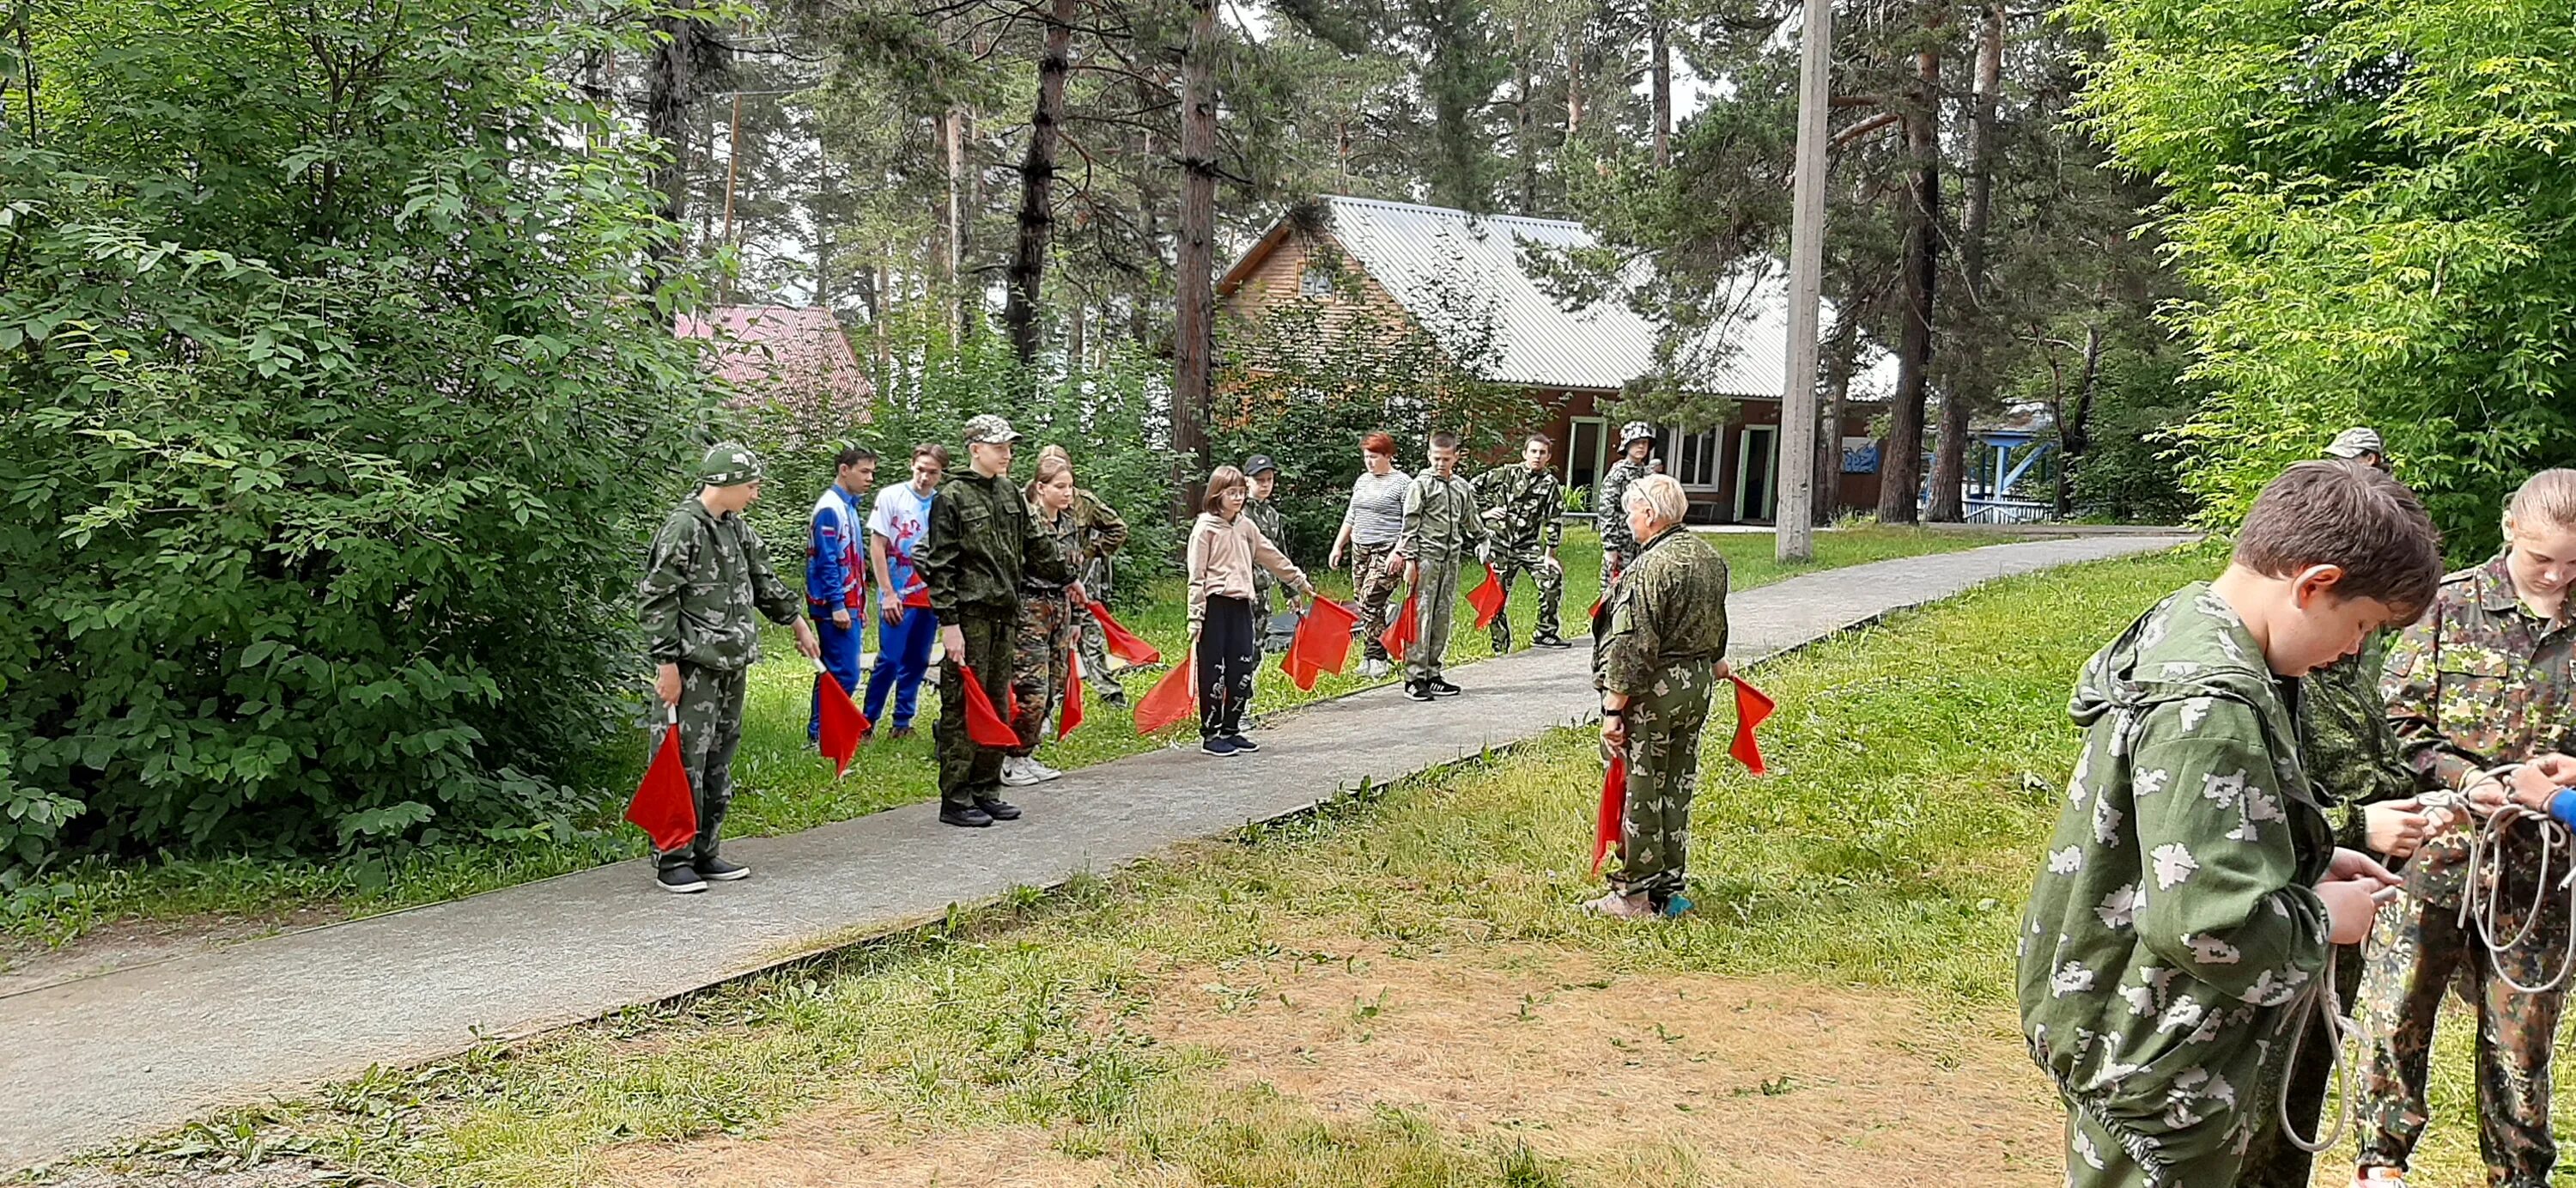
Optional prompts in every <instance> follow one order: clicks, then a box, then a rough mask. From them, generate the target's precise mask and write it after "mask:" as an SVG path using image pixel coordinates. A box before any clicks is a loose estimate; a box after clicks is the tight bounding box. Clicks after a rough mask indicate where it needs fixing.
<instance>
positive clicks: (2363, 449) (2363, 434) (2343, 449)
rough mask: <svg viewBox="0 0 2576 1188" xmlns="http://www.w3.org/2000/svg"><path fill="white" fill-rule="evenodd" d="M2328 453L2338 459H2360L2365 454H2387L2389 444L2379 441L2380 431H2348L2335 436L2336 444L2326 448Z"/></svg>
mask: <svg viewBox="0 0 2576 1188" xmlns="http://www.w3.org/2000/svg"><path fill="white" fill-rule="evenodd" d="M2326 452H2327V453H2329V454H2332V455H2334V456H2335V457H2338V458H2358V457H2360V456H2362V455H2363V454H2386V453H2387V452H2388V443H2387V442H2384V441H2381V440H2379V430H2376V429H2346V430H2344V431H2343V432H2341V433H2338V434H2335V439H2334V443H2333V444H2332V445H2329V446H2327V447H2326Z"/></svg>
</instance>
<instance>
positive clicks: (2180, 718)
mask: <svg viewBox="0 0 2576 1188" xmlns="http://www.w3.org/2000/svg"><path fill="white" fill-rule="evenodd" d="M2131 745H2132V747H2133V751H2132V755H2133V760H2132V767H2131V770H2132V772H2133V773H2134V774H2133V776H2132V777H2131V779H2132V785H2133V786H2132V797H2133V799H2132V800H2131V805H2132V811H2133V812H2134V813H2135V814H2136V816H2137V820H2136V822H2135V825H2136V830H2137V833H2136V836H2137V854H2138V857H2139V859H2140V861H2141V867H2142V870H2143V872H2144V874H2143V877H2142V878H2141V880H2140V882H2139V885H2138V886H2137V888H2136V900H2135V903H2134V906H2135V908H2136V925H2137V933H2138V942H2139V943H2140V944H2142V945H2144V946H2145V947H2146V948H2147V950H2148V951H2150V952H2152V953H2154V954H2155V955H2156V956H2157V957H2158V958H2159V959H2161V960H2162V961H2163V962H2164V963H2165V964H2167V965H2169V966H2171V967H2173V968H2176V969H2179V970H2182V971H2184V972H2185V973H2186V974H2188V975H2189V976H2190V977H2192V978H2194V979H2196V980H2199V981H2201V982H2205V983H2207V984H2209V985H2211V986H2212V987H2215V988H2216V989H2218V990H2219V991H2220V992H2221V993H2223V994H2225V995H2226V996H2227V997H2229V998H2232V999H2236V1000H2239V1001H2243V1002H2248V1003H2254V1004H2256V1005H2269V1004H2271V1003H2273V1002H2275V1001H2278V1000H2284V999H2286V998H2287V997H2288V994H2289V992H2290V990H2292V989H2294V988H2296V987H2297V986H2301V985H2304V984H2306V982H2307V980H2308V977H2309V976H2310V975H2312V974H2313V973H2314V972H2315V971H2316V970H2318V969H2320V968H2322V967H2323V966H2324V964H2325V959H2326V914H2325V902H2324V901H2323V900H2321V899H2319V898H2317V893H2316V891H2315V889H2313V888H2311V887H2307V886H2305V885H2302V884H2301V882H2300V881H2299V877H2298V876H2299V856H2298V848H2297V845H2296V843H2295V842H2294V840H2293V834H2292V830H2291V827H2290V822H2289V820H2288V817H2287V815H2286V811H2285V810H2286V806H2285V804H2284V798H2285V795H2286V793H2285V792H2284V790H2282V789H2279V788H2274V787H2267V786H2266V785H2268V784H2271V783H2273V782H2274V780H2275V779H2276V768H2275V766H2274V764H2273V762H2272V757H2271V754H2270V752H2269V751H2268V750H2266V748H2265V744H2264V736H2263V722H2262V718H2261V717H2260V716H2259V715H2258V714H2257V713H2256V712H2255V710H2254V709H2253V708H2252V707H2251V706H2248V705H2245V704H2244V703H2242V702H2239V701H2236V700H2234V699H2232V698H2226V697H2194V698H2190V699H2187V700H2183V701H2178V702H2170V703H2166V704H2163V705H2159V706H2157V707H2155V708H2154V709H2153V710H2151V711H2150V712H2149V713H2148V714H2147V715H2146V717H2145V718H2144V720H2142V721H2141V722H2140V723H2139V725H2138V734H2137V738H2136V741H2135V742H2134V743H2132V744H2131Z"/></svg>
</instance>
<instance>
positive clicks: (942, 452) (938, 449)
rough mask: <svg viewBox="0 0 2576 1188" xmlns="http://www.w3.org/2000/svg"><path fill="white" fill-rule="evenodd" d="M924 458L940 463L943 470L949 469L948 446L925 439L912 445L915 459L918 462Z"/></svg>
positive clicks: (913, 458)
mask: <svg viewBox="0 0 2576 1188" xmlns="http://www.w3.org/2000/svg"><path fill="white" fill-rule="evenodd" d="M924 458H928V459H930V460H931V461H933V462H936V463H938V464H939V468H940V469H941V470H946V469H948V447H947V446H944V445H941V444H939V443H938V442H935V441H925V442H923V443H921V444H920V445H917V446H914V447H912V460H913V461H915V462H918V461H921V460H922V459H924Z"/></svg>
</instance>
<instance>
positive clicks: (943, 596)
mask: <svg viewBox="0 0 2576 1188" xmlns="http://www.w3.org/2000/svg"><path fill="white" fill-rule="evenodd" d="M959 502H960V501H959V499H958V497H957V495H956V494H955V493H954V492H945V493H943V494H942V497H941V498H938V499H933V500H931V501H930V523H929V525H928V526H927V527H926V528H924V529H923V532H922V542H921V544H920V545H919V546H918V548H919V556H918V558H917V559H916V560H915V561H914V563H913V574H914V575H915V576H917V577H919V578H920V579H921V581H922V584H923V585H925V586H928V587H929V594H930V613H931V614H933V615H936V616H938V618H939V621H940V622H942V623H955V622H958V621H959V619H958V617H957V613H958V601H957V580H958V578H959V576H960V575H962V574H963V573H964V572H965V549H966V541H965V535H966V527H965V524H964V523H963V522H962V521H961V520H960V519H959V518H958V514H957V509H958V505H959Z"/></svg>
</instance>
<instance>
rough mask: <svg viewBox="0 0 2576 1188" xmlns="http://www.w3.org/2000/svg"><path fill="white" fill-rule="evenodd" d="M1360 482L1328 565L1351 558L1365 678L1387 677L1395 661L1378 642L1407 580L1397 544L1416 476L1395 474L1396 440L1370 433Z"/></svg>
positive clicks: (1362, 453) (1362, 445) (1326, 560)
mask: <svg viewBox="0 0 2576 1188" xmlns="http://www.w3.org/2000/svg"><path fill="white" fill-rule="evenodd" d="M1360 466H1361V469H1360V476H1359V478H1358V479H1356V480H1354V481H1353V482H1352V483H1351V502H1350V506H1349V508H1347V509H1345V510H1344V511H1343V512H1342V530H1341V533H1340V534H1339V535H1337V536H1335V537H1334V538H1333V550H1332V553H1331V554H1330V555H1329V556H1327V557H1325V558H1324V564H1325V565H1326V566H1327V567H1329V568H1333V569H1339V568H1341V564H1342V550H1343V549H1345V548H1348V549H1349V550H1350V555H1351V590H1352V591H1353V595H1354V598H1355V599H1356V601H1357V602H1358V603H1359V612H1360V622H1359V631H1360V641H1361V647H1362V649H1363V650H1364V652H1365V654H1366V659H1365V660H1364V661H1363V662H1362V663H1361V665H1360V676H1361V677H1363V678H1365V679H1368V680H1375V679H1377V678H1379V677H1382V676H1385V675H1386V674H1387V671H1388V668H1389V663H1388V662H1389V660H1390V657H1389V656H1388V655H1387V652H1386V645H1385V644H1384V643H1381V642H1379V638H1378V637H1380V636H1382V635H1385V634H1386V624H1387V619H1386V604H1387V603H1388V601H1390V600H1391V599H1392V598H1393V597H1394V595H1395V587H1396V585H1397V584H1398V583H1399V582H1401V581H1403V579H1404V575H1403V574H1402V573H1400V572H1398V571H1397V570H1398V567H1397V566H1395V565H1393V564H1391V562H1392V561H1393V560H1394V559H1395V542H1396V539H1397V538H1398V537H1399V536H1401V535H1403V533H1404V492H1405V490H1406V489H1407V488H1409V487H1411V486H1412V485H1413V478H1412V476H1410V475H1408V474H1406V473H1404V472H1403V471H1401V470H1397V469H1396V468H1395V439H1394V438H1392V437H1389V436H1387V435H1386V434H1384V433H1371V434H1369V435H1368V436H1366V437H1363V438H1361V439H1360Z"/></svg>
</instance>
